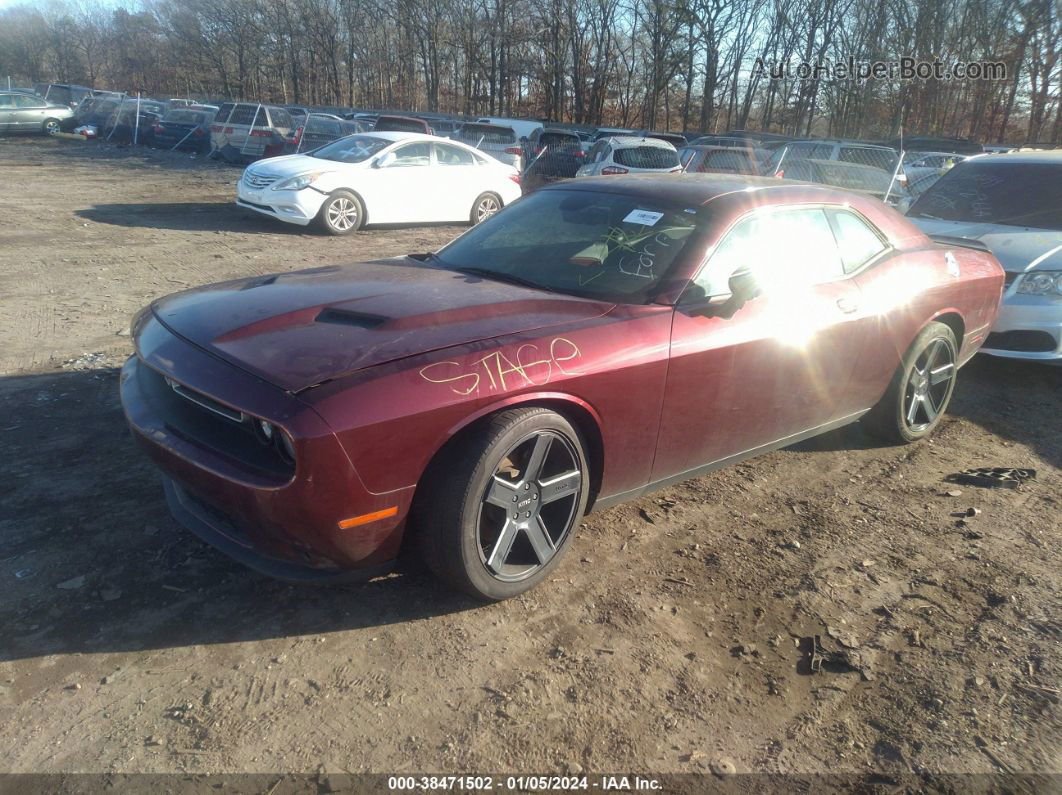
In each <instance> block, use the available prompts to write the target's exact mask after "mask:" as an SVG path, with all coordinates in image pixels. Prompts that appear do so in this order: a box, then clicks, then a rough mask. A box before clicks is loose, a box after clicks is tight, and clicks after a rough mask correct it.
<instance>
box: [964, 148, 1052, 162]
mask: <svg viewBox="0 0 1062 795" xmlns="http://www.w3.org/2000/svg"><path fill="white" fill-rule="evenodd" d="M975 159H976V161H977V162H978V163H1040V164H1043V165H1052V166H1058V165H1062V149H1048V150H1045V151H1036V152H999V153H993V154H992V157H978V158H968V160H975Z"/></svg>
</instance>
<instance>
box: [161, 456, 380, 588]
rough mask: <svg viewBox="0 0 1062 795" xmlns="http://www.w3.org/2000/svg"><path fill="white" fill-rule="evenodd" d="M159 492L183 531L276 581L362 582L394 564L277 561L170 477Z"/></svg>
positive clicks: (319, 583) (378, 574) (337, 583)
mask: <svg viewBox="0 0 1062 795" xmlns="http://www.w3.org/2000/svg"><path fill="white" fill-rule="evenodd" d="M162 489H163V491H164V492H165V494H166V504H167V505H168V506H169V508H170V513H171V514H173V518H174V519H176V520H177V521H178V522H179V523H180V524H181V525H182V526H183V527H184V528H185V529H187V530H191V531H192V532H193V533H195V535H197V536H198V537H199V538H200V539H201V540H203V541H205V542H206V543H208V544H210V545H211V546H212V547H215V548H216V549H218V550H220V551H221V552H224V553H225V554H226V555H228V556H229V557H230V558H232V559H233V560H235V561H236V562H237V563H242V564H243V565H244V566H246V567H247V568H249V569H253V570H254V571H257V572H259V573H260V574H265V575H266V576H267V577H272V578H273V579H276V580H284V581H285V582H292V583H309V584H314V585H341V584H345V583H352V582H365V581H366V580H371V579H372V578H373V577H379V576H381V575H384V574H387V572H389V571H391V570H392V569H393V568H394V563H393V562H389V563H383V564H380V565H377V566H367V567H362V568H357V569H341V568H334V569H329V568H314V567H312V566H307V565H304V564H300V563H295V562H292V561H290V560H284V559H282V558H276V557H273V556H271V555H267V554H264V553H263V552H261V551H260V550H258V549H256V548H255V546H254V545H253V544H251V543H250V542H249V541H248V540H247V538H246V537H245V536H244V535H243V534H242V533H240V531H239V530H238V529H237V528H236V527H235V526H234V525H233V524H232V523H231V522H230V521H228V520H227V519H226V517H224V515H223V514H221V513H220V512H219V511H217V510H216V509H211V507H210V506H208V505H206V504H205V503H203V502H201V501H200V500H199V499H198V498H196V497H195V495H193V494H191V493H190V492H188V491H186V490H185V489H184V488H183V487H181V485H180V484H179V483H177V481H175V480H174V479H173V478H170V477H167V476H166V475H163V476H162Z"/></svg>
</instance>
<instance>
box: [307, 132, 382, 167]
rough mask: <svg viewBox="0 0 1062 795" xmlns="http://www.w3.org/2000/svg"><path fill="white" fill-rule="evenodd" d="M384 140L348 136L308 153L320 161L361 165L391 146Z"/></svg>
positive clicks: (367, 136)
mask: <svg viewBox="0 0 1062 795" xmlns="http://www.w3.org/2000/svg"><path fill="white" fill-rule="evenodd" d="M393 143H394V141H389V140H387V139H386V138H377V137H376V136H375V135H350V136H347V137H346V138H340V139H339V140H338V141H332V143H330V144H325V145H324V146H322V147H321V148H320V149H314V150H313V151H312V152H310V153H309V154H310V156H311V157H318V158H320V159H321V160H334V161H336V162H337V163H361V162H362V161H364V160H368V159H369V158H370V157H372V156H373V155H375V154H377V153H378V152H380V151H382V150H383V149H386V148H387V147H388V146H390V145H391V144H393Z"/></svg>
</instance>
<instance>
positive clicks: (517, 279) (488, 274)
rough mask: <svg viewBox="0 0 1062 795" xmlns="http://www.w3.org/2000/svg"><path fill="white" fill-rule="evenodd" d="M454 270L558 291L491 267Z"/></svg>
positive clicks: (493, 279)
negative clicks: (493, 269)
mask: <svg viewBox="0 0 1062 795" xmlns="http://www.w3.org/2000/svg"><path fill="white" fill-rule="evenodd" d="M436 259H438V258H436ZM440 261H441V260H440ZM454 270H455V271H457V272H458V273H463V274H465V275H466V276H478V277H480V278H483V279H489V280H491V281H495V282H506V283H508V284H518V285H520V286H521V287H530V288H531V289H533V290H545V291H546V292H556V291H555V290H551V289H550V288H549V287H544V286H543V285H541V284H539V283H538V282H534V281H531V280H530V279H525V278H523V277H522V276H515V275H513V274H511V273H499V272H498V271H492V270H490V269H489V268H454Z"/></svg>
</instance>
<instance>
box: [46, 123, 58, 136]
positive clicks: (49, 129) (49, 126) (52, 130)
mask: <svg viewBox="0 0 1062 795" xmlns="http://www.w3.org/2000/svg"><path fill="white" fill-rule="evenodd" d="M44 131H45V132H46V133H48V135H55V134H56V133H57V132H59V122H57V121H48V122H45V123H44Z"/></svg>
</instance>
